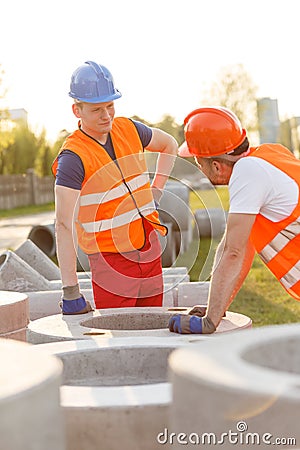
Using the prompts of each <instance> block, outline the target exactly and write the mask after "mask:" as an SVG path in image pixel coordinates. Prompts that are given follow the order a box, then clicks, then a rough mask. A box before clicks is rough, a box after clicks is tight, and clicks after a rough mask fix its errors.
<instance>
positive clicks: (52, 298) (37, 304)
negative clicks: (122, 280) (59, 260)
mask: <svg viewBox="0 0 300 450" xmlns="http://www.w3.org/2000/svg"><path fill="white" fill-rule="evenodd" d="M81 292H82V294H83V295H84V297H85V298H86V299H87V300H89V301H90V302H91V305H92V306H93V307H95V303H94V298H93V291H92V289H81ZM26 294H27V296H28V299H29V314H30V320H37V319H41V318H42V317H47V316H52V315H54V314H59V313H61V309H60V306H59V303H60V302H61V295H62V293H61V291H60V290H59V289H56V290H53V291H51V290H49V291H48V290H47V291H36V292H27V293H26ZM175 299H177V287H174V285H173V284H165V285H164V295H163V306H165V307H173V306H175V301H176V300H175Z"/></svg>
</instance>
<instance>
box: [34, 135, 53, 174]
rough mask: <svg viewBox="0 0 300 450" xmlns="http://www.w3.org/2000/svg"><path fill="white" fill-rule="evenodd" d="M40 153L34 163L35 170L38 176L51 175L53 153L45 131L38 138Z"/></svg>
mask: <svg viewBox="0 0 300 450" xmlns="http://www.w3.org/2000/svg"><path fill="white" fill-rule="evenodd" d="M37 146H38V152H37V155H36V158H35V161H34V169H35V172H36V173H37V175H39V176H40V177H44V176H47V175H51V165H52V161H53V153H52V150H51V147H50V146H49V144H48V143H47V140H46V131H45V130H43V131H42V132H41V134H40V136H39V137H38V138H37Z"/></svg>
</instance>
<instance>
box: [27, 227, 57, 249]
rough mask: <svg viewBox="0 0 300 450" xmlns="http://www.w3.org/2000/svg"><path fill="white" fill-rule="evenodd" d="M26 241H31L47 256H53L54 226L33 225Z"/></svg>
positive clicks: (54, 247) (54, 246) (54, 245)
mask: <svg viewBox="0 0 300 450" xmlns="http://www.w3.org/2000/svg"><path fill="white" fill-rule="evenodd" d="M28 239H30V240H31V241H33V242H34V243H35V245H36V246H37V247H39V248H40V249H41V250H42V251H43V252H44V253H46V255H47V256H54V255H55V253H56V244H55V225H54V223H49V224H47V225H35V226H34V227H32V229H31V230H30V232H29V234H28Z"/></svg>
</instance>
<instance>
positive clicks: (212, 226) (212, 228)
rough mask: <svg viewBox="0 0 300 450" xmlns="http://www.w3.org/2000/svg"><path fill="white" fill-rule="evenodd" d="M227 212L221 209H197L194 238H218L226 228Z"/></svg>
mask: <svg viewBox="0 0 300 450" xmlns="http://www.w3.org/2000/svg"><path fill="white" fill-rule="evenodd" d="M226 220H227V217H226V212H225V211H224V210H223V209H221V208H211V209H205V208H203V209H197V210H196V211H195V226H194V232H193V234H194V238H199V236H200V237H212V238H218V237H220V236H222V235H223V234H224V231H225V228H226Z"/></svg>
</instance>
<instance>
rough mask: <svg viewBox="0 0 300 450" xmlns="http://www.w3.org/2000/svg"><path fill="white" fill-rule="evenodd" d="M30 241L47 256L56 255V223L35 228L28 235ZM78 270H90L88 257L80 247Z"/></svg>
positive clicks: (78, 250) (78, 251)
mask: <svg viewBox="0 0 300 450" xmlns="http://www.w3.org/2000/svg"><path fill="white" fill-rule="evenodd" d="M28 239H30V240H31V241H32V242H34V244H35V245H36V246H37V247H38V248H40V249H41V250H42V251H43V252H44V253H45V254H46V255H47V256H50V257H51V256H54V255H55V254H56V241H55V224H54V223H50V224H48V225H36V226H34V227H33V228H32V229H31V231H30V233H29V235H28ZM77 270H78V271H79V272H82V271H85V272H87V271H89V270H90V265H89V260H88V256H87V255H86V254H85V253H84V252H83V251H82V250H81V249H80V248H79V247H78V249H77ZM56 279H57V278H56Z"/></svg>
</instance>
